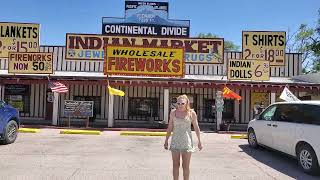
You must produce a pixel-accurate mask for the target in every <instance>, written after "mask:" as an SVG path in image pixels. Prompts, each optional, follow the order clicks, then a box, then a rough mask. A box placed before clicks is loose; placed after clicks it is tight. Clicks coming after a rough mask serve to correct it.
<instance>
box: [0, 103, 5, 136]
mask: <svg viewBox="0 0 320 180" xmlns="http://www.w3.org/2000/svg"><path fill="white" fill-rule="evenodd" d="M4 114H5V113H4V102H3V101H0V134H2V133H3V128H4V123H5V122H4Z"/></svg>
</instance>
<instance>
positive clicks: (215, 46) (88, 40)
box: [66, 34, 224, 64]
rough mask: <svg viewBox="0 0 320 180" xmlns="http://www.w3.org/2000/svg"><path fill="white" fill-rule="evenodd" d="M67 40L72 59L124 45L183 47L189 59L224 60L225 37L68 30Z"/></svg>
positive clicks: (96, 56)
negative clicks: (161, 36)
mask: <svg viewBox="0 0 320 180" xmlns="http://www.w3.org/2000/svg"><path fill="white" fill-rule="evenodd" d="M66 40H67V42H66V59H69V60H103V58H104V51H103V47H104V46H106V45H124V46H143V47H155V48H157V47H159V48H160V47H161V48H171V47H174V48H184V49H185V55H184V58H185V62H186V63H201V64H215V63H217V64H221V63H223V52H224V51H223V47H224V41H223V39H222V38H208V39H193V38H190V39H172V38H144V37H125V36H124V37H122V36H102V35H90V34H67V38H66Z"/></svg>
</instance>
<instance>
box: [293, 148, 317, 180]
mask: <svg viewBox="0 0 320 180" xmlns="http://www.w3.org/2000/svg"><path fill="white" fill-rule="evenodd" d="M297 159H298V164H299V165H300V167H301V168H302V170H303V171H304V172H306V173H308V174H318V173H319V171H320V169H319V164H318V159H317V156H316V154H315V152H314V150H313V149H312V147H311V146H309V145H307V144H304V145H302V146H300V147H299V148H298V151H297Z"/></svg>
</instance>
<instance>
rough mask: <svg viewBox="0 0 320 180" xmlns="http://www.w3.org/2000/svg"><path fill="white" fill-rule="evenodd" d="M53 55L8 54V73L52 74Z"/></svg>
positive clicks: (36, 53) (38, 53)
mask: <svg viewBox="0 0 320 180" xmlns="http://www.w3.org/2000/svg"><path fill="white" fill-rule="evenodd" d="M52 60H53V53H40V52H34V53H9V68H8V72H9V73H18V74H52V73H53V63H52V62H53V61H52Z"/></svg>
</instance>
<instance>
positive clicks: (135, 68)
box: [104, 45, 184, 77]
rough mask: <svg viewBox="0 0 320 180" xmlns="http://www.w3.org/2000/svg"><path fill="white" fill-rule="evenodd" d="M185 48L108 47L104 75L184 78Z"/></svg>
mask: <svg viewBox="0 0 320 180" xmlns="http://www.w3.org/2000/svg"><path fill="white" fill-rule="evenodd" d="M183 56H184V50H183V48H156V47H137V46H136V47H132V46H114V45H109V46H107V47H106V56H105V62H104V74H105V75H106V74H107V75H128V76H159V77H183V76H184V58H183Z"/></svg>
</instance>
